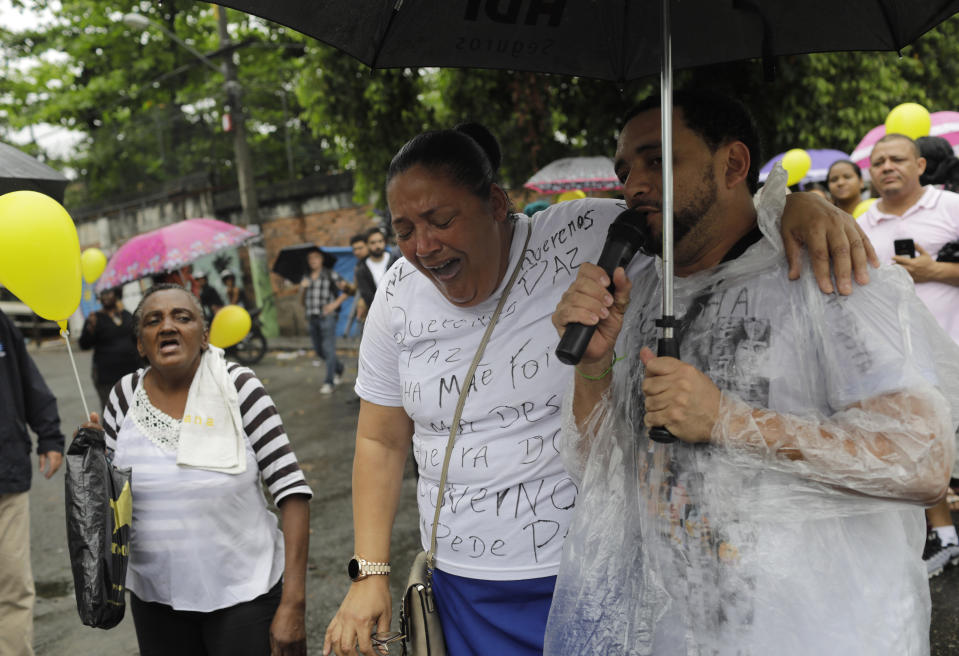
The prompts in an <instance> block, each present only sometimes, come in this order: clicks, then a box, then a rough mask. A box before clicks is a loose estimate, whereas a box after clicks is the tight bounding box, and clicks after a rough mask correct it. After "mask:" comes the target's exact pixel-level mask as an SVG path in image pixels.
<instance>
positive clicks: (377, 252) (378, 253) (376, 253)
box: [370, 248, 386, 260]
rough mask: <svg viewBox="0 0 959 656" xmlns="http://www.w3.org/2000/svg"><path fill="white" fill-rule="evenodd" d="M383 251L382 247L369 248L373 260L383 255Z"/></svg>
mask: <svg viewBox="0 0 959 656" xmlns="http://www.w3.org/2000/svg"><path fill="white" fill-rule="evenodd" d="M385 251H386V249H383V248H371V249H370V257H372V258H373V259H374V260H378V259H380V256H381V255H383V253H384V252H385Z"/></svg>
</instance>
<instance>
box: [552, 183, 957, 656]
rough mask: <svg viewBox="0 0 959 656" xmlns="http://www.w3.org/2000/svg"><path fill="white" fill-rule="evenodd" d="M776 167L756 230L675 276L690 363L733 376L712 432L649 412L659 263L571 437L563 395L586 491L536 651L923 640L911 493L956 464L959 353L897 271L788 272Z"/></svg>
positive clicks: (880, 650) (782, 651) (924, 645)
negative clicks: (828, 284)
mask: <svg viewBox="0 0 959 656" xmlns="http://www.w3.org/2000/svg"><path fill="white" fill-rule="evenodd" d="M784 177H785V176H784V174H783V173H782V171H781V170H779V171H778V173H777V174H774V175H772V176H771V179H770V181H769V183H767V189H766V191H765V193H764V194H763V200H762V201H761V204H760V207H759V215H760V218H759V223H760V229H761V230H762V232H763V238H762V239H761V240H760V241H758V242H757V243H755V244H753V245H752V246H751V247H750V248H749V249H748V250H747V251H746V253H745V254H743V255H742V256H740V257H739V258H737V259H735V260H732V261H730V262H727V263H723V264H721V265H719V266H717V267H715V268H713V269H711V270H709V271H704V272H700V273H697V274H695V275H693V276H690V277H687V278H677V279H676V291H675V304H676V316H677V319H679V320H680V326H681V327H680V329H679V331H678V333H679V336H680V338H681V348H680V352H681V357H682V359H683V360H684V361H685V362H688V363H690V364H693V365H694V366H695V367H696V368H697V369H699V370H700V371H703V372H704V373H706V374H707V375H708V376H709V377H710V379H711V380H712V381H713V382H714V383H716V385H717V386H718V387H719V388H720V389H721V390H722V392H723V394H722V400H721V404H720V419H719V421H718V423H717V425H716V426H715V429H714V431H713V434H712V438H711V440H712V443H711V444H710V445H698V446H693V445H688V444H685V443H683V442H675V443H673V444H666V445H663V444H657V443H655V442H651V441H650V440H649V439H648V436H647V432H646V429H645V427H644V425H643V414H644V409H643V408H644V401H643V396H642V393H641V391H640V388H641V384H642V380H643V375H644V372H643V367H642V365H641V364H640V361H639V349H640V348H641V347H642V346H650V347H651V348H653V349H654V350H655V344H656V337H657V329H656V326H655V324H654V321H655V319H656V318H658V314H659V310H660V304H661V300H660V299H661V291H660V281H659V280H658V279H650V280H637V281H634V288H633V293H632V300H631V303H630V306H629V310H628V312H627V318H626V322H625V325H624V328H623V332H622V334H621V335H620V339H619V346H618V347H617V353H618V354H620V355H624V356H625V360H624V361H622V362H619V363H618V364H616V366H615V368H614V370H613V382H612V386H611V388H610V390H609V392H608V393H607V396H606V397H605V399H604V401H603V402H602V403H601V404H600V405H599V406H598V407H597V408H596V409H595V410H594V411H593V413H592V414H591V415H590V417H589V418H588V420H587V422H585V423H586V426H585V428H584V431H583V433H582V434H580V433H579V431H578V430H577V427H576V424H575V422H574V421H573V418H572V416H571V412H570V409H569V407H570V403H569V400H570V399H569V398H567V403H566V404H565V407H564V412H565V417H564V439H563V446H562V450H563V457H564V461H565V464H566V466H567V468H568V469H569V471H570V473H571V474H572V475H573V476H574V477H575V478H576V479H577V483H578V484H579V485H580V494H579V497H578V499H577V502H576V516H575V519H574V522H573V525H572V527H571V529H570V532H569V535H568V537H567V541H566V544H565V547H564V553H563V561H562V565H561V568H560V574H559V578H558V581H557V586H556V592H555V595H554V599H553V606H552V611H551V614H550V619H549V625H548V628H547V637H546V653H547V654H550V655H552V654H577V655H579V654H629V655H639V654H643V655H645V654H655V655H657V656H662V655H673V654H681V655H694V656H701V655H702V656H705V655H709V656H714V655H723V656H725V655H727V654H728V655H735V656H769V655H771V654H776V655H777V656H781V655H797V656H798V655H804V656H806V655H809V654H843V655H844V656H849V655H856V654H862V655H866V654H868V655H870V656H874V655H875V654H896V655H897V656H905V655H912V654H928V653H929V646H928V631H929V611H930V604H929V591H928V582H927V580H926V572H925V567H924V565H923V563H922V561H921V553H922V548H923V544H924V542H925V526H924V519H923V513H922V505H924V504H925V505H929V504H932V503H933V502H935V501H937V500H938V499H939V498H940V497H941V495H942V494H943V493H944V492H945V487H946V485H947V483H948V478H949V471H950V468H951V466H952V463H953V457H954V450H955V431H956V422H957V418H959V347H957V346H956V345H955V344H954V343H953V342H952V341H951V340H950V339H949V338H948V337H947V336H946V335H945V333H943V332H942V331H941V330H940V329H939V327H938V326H937V325H936V323H935V320H934V319H933V318H932V316H931V315H930V314H929V312H928V311H926V309H925V308H924V307H923V306H922V304H921V302H920V301H919V300H918V299H917V298H916V296H915V293H914V291H913V285H912V282H911V280H910V279H909V278H908V276H907V275H906V274H905V272H904V271H902V270H901V269H899V268H898V267H883V268H882V269H880V270H878V271H873V272H872V283H871V284H869V285H867V286H864V287H857V288H856V289H855V291H854V293H853V294H852V295H851V296H849V297H840V296H838V295H828V296H827V295H824V294H822V293H821V292H820V291H819V289H818V287H817V285H816V281H815V278H814V277H813V276H812V273H811V270H810V268H809V266H808V263H807V265H806V268H805V271H804V272H803V276H802V278H801V280H799V281H797V282H791V281H789V280H787V276H786V264H785V260H784V257H783V252H782V242H781V239H780V237H779V229H778V220H779V217H780V215H781V212H782V208H783V202H784V194H783V193H782V187H783V186H784V180H783V178H784ZM769 185H772V188H769ZM777 185H778V193H773V192H774V191H776V190H777ZM648 278H656V276H652V275H651V276H648Z"/></svg>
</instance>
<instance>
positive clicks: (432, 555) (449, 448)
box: [426, 224, 533, 582]
mask: <svg viewBox="0 0 959 656" xmlns="http://www.w3.org/2000/svg"><path fill="white" fill-rule="evenodd" d="M532 233H533V226H532V224H530V225H529V230H528V231H527V232H526V241H525V242H523V250H522V251H520V255H519V261H518V262H516V266H515V267H513V274H512V275H511V276H510V278H509V282H508V283H506V288H505V289H504V290H503V295H502V296H500V299H499V303H498V304H497V305H496V311H495V312H493V318H492V319H490V322H489V325H488V326H486V332H485V333H483V339H481V340H480V343H479V346H478V347H476V355H474V356H473V362H472V363H470V368H469V370H468V371H467V372H466V378H465V379H464V380H463V389H462V391H460V398H459V400H458V401H457V402H456V411H455V412H454V413H453V425H452V426H450V438H449V440H448V441H447V442H446V455H445V456H444V458H443V473H442V474H441V475H440V486H439V494H437V495H436V512H434V513H433V528H432V531H431V532H430V548H429V551H427V552H426V580H427V582H429V581H430V580H431V579H432V578H433V566H434V563H435V560H436V526H437V524H439V522H440V508H442V507H443V494H444V492H445V490H446V473H447V472H448V471H449V468H450V457H451V456H452V455H453V442H455V441H456V434H457V433H458V432H459V424H460V416H461V415H462V414H463V406H465V405H466V394H467V393H468V392H469V388H470V385H472V384H473V375H474V374H475V373H476V367H477V366H478V365H479V361H480V359H482V357H483V351H485V350H486V344H487V342H489V338H490V335H492V334H493V327H494V326H495V325H496V323H497V322H498V321H499V315H500V312H501V311H502V310H503V306H504V305H506V298H507V297H508V296H509V293H510V291H511V290H512V289H513V283H514V282H516V277H517V276H518V275H519V270H520V269H522V268H523V260H524V255H525V253H526V247H527V246H529V237H530V235H531V234H532Z"/></svg>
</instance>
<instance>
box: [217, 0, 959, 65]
mask: <svg viewBox="0 0 959 656" xmlns="http://www.w3.org/2000/svg"><path fill="white" fill-rule="evenodd" d="M220 4H224V5H226V6H229V7H233V8H235V9H240V10H242V11H245V12H247V13H250V14H255V15H257V16H261V17H263V18H268V19H270V20H272V21H275V22H277V23H281V24H283V25H286V26H288V27H291V28H293V29H295V30H297V31H298V32H302V33H303V34H307V35H309V36H312V37H314V38H316V39H318V40H320V41H322V42H324V43H327V44H329V45H331V46H334V47H336V48H338V49H339V50H342V51H344V52H346V53H348V54H350V55H352V56H353V57H355V58H356V59H358V60H360V61H361V62H363V63H365V64H366V65H367V66H370V67H372V68H405V67H418V66H445V67H469V68H496V69H511V70H522V71H532V72H537V73H558V74H563V75H578V76H582V77H592V78H597V79H602V80H612V81H617V82H621V81H626V80H633V79H636V78H640V77H643V76H646V75H650V74H654V73H657V72H659V71H660V52H661V42H662V39H661V34H662V32H661V26H662V22H661V9H660V6H661V0H566V1H561V0H552V1H548V2H547V1H536V0H460V1H450V0H312V1H311V0H225V2H222V3H220ZM672 7H673V9H672V30H671V35H672V40H673V46H674V48H673V50H674V53H675V55H674V62H673V63H674V64H675V66H676V67H677V68H688V67H690V66H699V65H702V64H715V63H720V62H727V61H735V60H740V59H749V58H752V57H764V56H770V55H785V54H796V53H805V52H824V51H830V50H898V49H899V48H902V47H903V46H905V45H906V44H908V43H910V42H911V41H913V40H914V39H916V38H917V37H919V36H920V35H921V34H923V33H924V32H926V31H928V30H929V29H930V28H932V27H934V26H935V25H936V24H937V23H939V22H940V21H942V20H944V19H946V18H948V17H949V16H951V15H952V14H953V13H955V12H956V11H957V10H959V3H957V2H955V1H953V0H924V1H918V0H843V1H841V2H837V1H836V0H803V1H802V2H797V1H795V0H791V1H789V2H786V1H785V0H778V1H776V0H673V2H672ZM825 16H828V17H829V20H823V17H825Z"/></svg>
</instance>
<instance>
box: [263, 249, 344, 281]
mask: <svg viewBox="0 0 959 656" xmlns="http://www.w3.org/2000/svg"><path fill="white" fill-rule="evenodd" d="M313 251H316V252H317V253H320V254H322V255H323V267H324V268H326V269H331V268H333V264H334V262H336V256H335V255H333V254H332V253H328V252H326V251H324V250H323V249H322V248H320V247H319V246H317V245H316V244H310V243H306V244H297V245H296V246H287V247H286V248H283V249H281V250H280V252H279V254H278V255H277V256H276V261H275V262H274V263H273V273H276V274H279V275H281V276H283V277H284V278H286V279H287V280H289V281H290V282H293V283H298V282H300V281H301V280H303V276H305V275H306V274H307V273H309V271H310V265H309V264H308V263H307V261H306V257H307V255H309V254H310V253H312V252H313Z"/></svg>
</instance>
